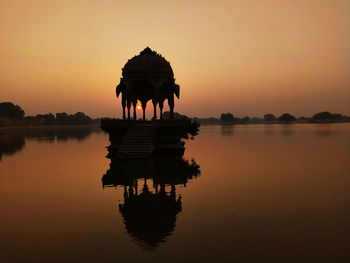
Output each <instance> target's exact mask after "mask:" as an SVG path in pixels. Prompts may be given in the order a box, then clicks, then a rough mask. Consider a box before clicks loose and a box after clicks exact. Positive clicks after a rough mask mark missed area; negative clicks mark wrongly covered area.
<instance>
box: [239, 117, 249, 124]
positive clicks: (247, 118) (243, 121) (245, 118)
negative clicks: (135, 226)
mask: <svg viewBox="0 0 350 263" xmlns="http://www.w3.org/2000/svg"><path fill="white" fill-rule="evenodd" d="M241 121H242V123H249V122H251V119H250V117H249V116H245V117H244V118H243V119H242V120H241Z"/></svg>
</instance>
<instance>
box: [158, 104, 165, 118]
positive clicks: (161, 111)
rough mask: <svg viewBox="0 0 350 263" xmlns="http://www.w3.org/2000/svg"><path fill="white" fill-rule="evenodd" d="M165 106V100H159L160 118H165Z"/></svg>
mask: <svg viewBox="0 0 350 263" xmlns="http://www.w3.org/2000/svg"><path fill="white" fill-rule="evenodd" d="M163 106H164V101H159V109H160V116H159V118H160V119H163Z"/></svg>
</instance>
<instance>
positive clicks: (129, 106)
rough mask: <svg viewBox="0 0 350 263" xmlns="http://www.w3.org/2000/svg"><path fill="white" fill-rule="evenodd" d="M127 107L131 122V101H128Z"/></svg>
mask: <svg viewBox="0 0 350 263" xmlns="http://www.w3.org/2000/svg"><path fill="white" fill-rule="evenodd" d="M126 106H127V107H128V120H130V108H131V101H128V102H127V105H126Z"/></svg>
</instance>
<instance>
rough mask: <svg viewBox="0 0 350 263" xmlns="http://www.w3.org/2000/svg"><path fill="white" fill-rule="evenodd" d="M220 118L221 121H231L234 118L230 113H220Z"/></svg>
mask: <svg viewBox="0 0 350 263" xmlns="http://www.w3.org/2000/svg"><path fill="white" fill-rule="evenodd" d="M220 120H221V121H223V122H233V121H234V120H235V118H234V116H233V114H232V113H222V114H221V116H220Z"/></svg>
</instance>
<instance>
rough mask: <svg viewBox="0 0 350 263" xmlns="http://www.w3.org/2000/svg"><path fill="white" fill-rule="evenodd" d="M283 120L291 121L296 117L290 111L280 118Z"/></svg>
mask: <svg viewBox="0 0 350 263" xmlns="http://www.w3.org/2000/svg"><path fill="white" fill-rule="evenodd" d="M278 119H279V120H280V121H281V122H285V123H289V122H293V121H295V120H296V119H295V117H294V116H293V115H290V114H289V113H284V114H282V115H281V116H280V117H279V118H278Z"/></svg>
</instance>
